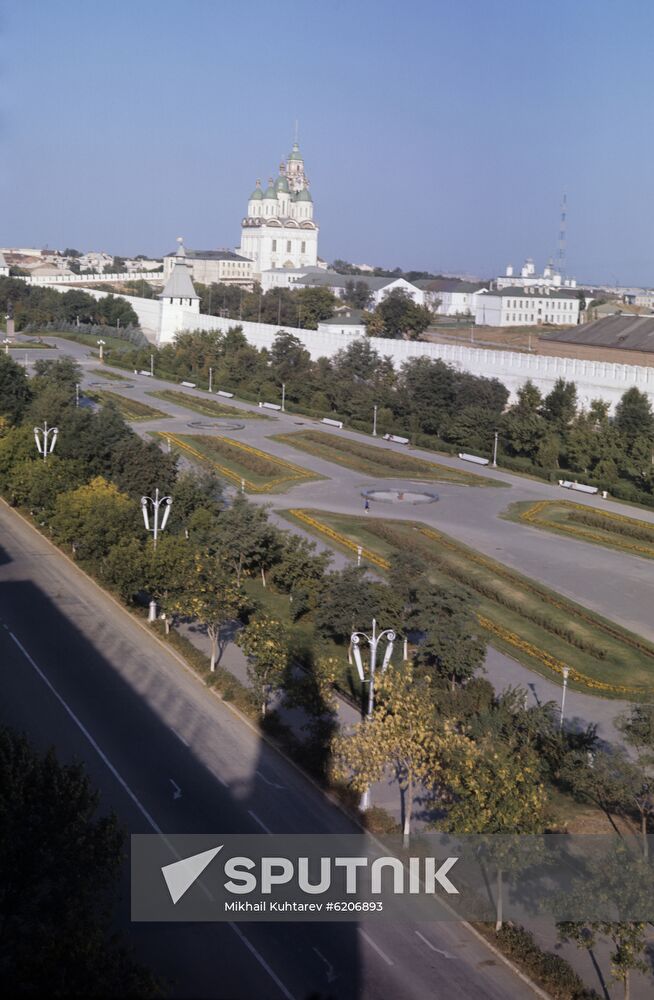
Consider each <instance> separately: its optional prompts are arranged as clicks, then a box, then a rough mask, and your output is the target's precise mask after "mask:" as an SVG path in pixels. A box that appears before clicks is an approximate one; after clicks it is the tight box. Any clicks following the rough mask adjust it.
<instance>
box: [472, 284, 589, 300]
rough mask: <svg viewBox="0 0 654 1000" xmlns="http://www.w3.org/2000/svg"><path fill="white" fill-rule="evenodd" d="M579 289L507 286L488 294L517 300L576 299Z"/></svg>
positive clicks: (493, 289)
mask: <svg viewBox="0 0 654 1000" xmlns="http://www.w3.org/2000/svg"><path fill="white" fill-rule="evenodd" d="M581 290H582V289H580V288H553V287H552V286H547V285H546V286H545V287H543V286H541V285H527V286H522V285H509V286H508V287H507V288H492V289H491V290H490V291H489V292H488V294H489V295H498V296H500V297H502V298H506V297H508V296H511V297H512V298H513V297H515V298H517V299H519V298H523V299H527V298H532V299H538V298H541V299H543V298H546V299H578V298H579V294H578V293H579V292H580V291H581Z"/></svg>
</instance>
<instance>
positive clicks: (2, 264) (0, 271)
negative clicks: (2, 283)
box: [0, 253, 9, 278]
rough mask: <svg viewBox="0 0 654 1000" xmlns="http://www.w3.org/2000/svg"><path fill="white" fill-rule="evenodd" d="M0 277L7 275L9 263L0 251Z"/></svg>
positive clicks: (6, 276)
mask: <svg viewBox="0 0 654 1000" xmlns="http://www.w3.org/2000/svg"><path fill="white" fill-rule="evenodd" d="M0 277H2V278H8V277H9V264H8V263H7V261H6V260H5V258H4V254H2V253H0Z"/></svg>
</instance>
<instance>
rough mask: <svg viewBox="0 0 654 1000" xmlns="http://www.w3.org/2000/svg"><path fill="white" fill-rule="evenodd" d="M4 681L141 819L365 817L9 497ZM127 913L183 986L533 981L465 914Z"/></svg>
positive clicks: (335, 989)
mask: <svg viewBox="0 0 654 1000" xmlns="http://www.w3.org/2000/svg"><path fill="white" fill-rule="evenodd" d="M0 694H1V697H0V721H2V722H5V723H9V724H11V725H13V726H15V727H17V728H19V729H23V730H25V731H26V732H27V733H28V734H29V735H30V737H31V738H32V739H33V740H35V741H36V742H37V744H38V745H39V746H42V747H46V746H49V745H52V744H54V745H55V746H56V748H57V751H58V753H59V755H60V757H61V758H63V759H72V758H77V759H81V760H83V761H84V762H85V763H86V765H87V767H88V770H89V773H90V775H91V778H92V780H93V782H94V784H95V785H96V786H97V787H98V788H99V789H100V792H101V802H102V807H103V809H104V808H112V809H114V810H115V811H116V812H117V814H118V816H119V818H120V820H121V821H122V823H123V825H124V827H125V829H126V830H127V831H128V832H129V833H146V832H152V830H153V829H154V828H158V829H161V830H162V831H164V832H167V833H211V834H214V833H217V834H220V833H230V832H234V833H239V832H241V833H260V832H262V831H264V832H270V831H272V832H275V833H282V832H289V833H290V832H293V833H316V832H332V833H339V832H347V831H351V830H353V827H352V825H351V823H350V821H349V820H348V819H347V818H346V817H345V816H344V815H343V814H342V813H341V812H340V810H339V809H338V808H337V807H335V806H334V805H333V804H332V803H330V802H329V800H328V799H327V798H326V797H325V796H324V795H323V794H322V793H321V792H320V791H319V790H318V789H316V788H315V787H314V786H313V785H312V784H311V783H310V782H308V781H307V780H306V779H305V778H304V777H303V776H302V774H301V773H300V772H299V771H298V770H297V769H296V768H295V767H293V766H292V765H291V764H290V763H289V762H288V761H286V760H285V759H284V758H283V757H282V756H281V755H279V754H278V753H277V752H276V751H274V750H273V749H272V748H271V747H270V746H269V745H268V744H266V743H265V742H264V741H263V740H262V739H261V737H260V735H259V733H258V732H257V731H256V729H254V728H253V727H250V726H249V725H247V724H246V723H245V722H244V721H242V720H241V719H240V718H239V717H238V716H237V715H236V714H235V713H233V712H232V711H231V710H230V709H229V707H228V706H226V705H225V704H223V703H221V702H220V701H219V700H218V699H217V698H215V697H214V696H211V695H210V694H209V693H208V692H207V690H206V689H205V688H204V687H203V686H202V685H201V684H200V682H199V681H198V680H197V679H196V678H195V677H193V676H192V675H191V674H190V673H188V672H187V671H185V670H184V668H183V667H182V666H181V664H180V663H179V662H178V661H177V660H176V658H175V657H174V656H173V655H172V654H171V653H170V652H169V651H168V650H167V649H166V648H165V647H163V646H161V645H160V644H159V643H157V642H156V640H155V639H154V638H152V637H151V636H150V635H148V634H147V631H146V630H145V629H144V628H143V627H141V626H140V625H139V624H138V623H137V622H135V621H134V620H133V619H131V617H130V616H129V615H127V613H126V612H124V611H123V610H122V609H121V608H120V607H118V606H117V605H116V604H115V603H114V602H112V601H111V600H110V599H109V598H108V597H107V595H105V594H103V593H102V591H101V590H100V589H99V588H97V587H96V586H95V585H94V584H93V583H91V582H90V581H88V579H87V578H85V577H83V576H82V575H81V573H80V571H79V570H78V569H77V567H75V566H74V565H73V564H71V563H70V562H69V561H68V560H66V559H64V558H63V557H62V556H61V554H59V553H58V552H57V551H56V550H55V549H54V548H53V547H52V546H50V545H49V544H48V543H47V542H46V541H45V540H44V539H42V538H41V537H40V536H39V535H38V533H36V532H35V530H34V529H32V528H31V527H30V526H29V525H27V524H26V523H25V522H24V521H23V520H22V519H21V518H19V517H18V515H17V514H16V513H15V512H13V511H11V510H9V508H7V507H6V506H5V505H4V504H0ZM173 782H174V784H173ZM175 786H178V787H179V788H180V789H181V793H182V794H181V797H178V798H175V797H174V788H175ZM126 888H127V887H126V886H125V889H126ZM120 923H121V924H122V925H123V926H124V927H125V928H126V929H127V932H128V934H129V937H130V940H131V941H132V942H133V944H134V947H135V949H136V952H137V954H138V956H139V957H141V958H142V959H144V960H145V961H148V962H149V963H150V964H151V965H152V966H153V968H155V970H156V971H158V972H159V973H160V974H162V975H164V976H165V977H166V979H167V980H168V981H169V983H170V985H171V991H172V993H173V994H174V995H175V996H184V997H212V998H216V1000H230V998H233V1000H267V998H271V1000H278V998H280V997H283V998H286V1000H308V998H309V997H312V998H314V1000H318V998H320V1000H326V998H327V997H332V998H338V1000H340V998H343V1000H350V998H351V1000H355V998H356V1000H358V998H363V1000H382V998H389V997H393V998H397V1000H424V998H426V997H430V998H437V1000H441V998H442V1000H458V998H461V1000H473V998H475V1000H477V998H482V1000H485V998H488V1000H501V998H502V1000H503V998H506V997H511V998H515V1000H522V998H523V997H525V998H526V997H531V996H533V993H532V991H531V989H530V988H529V987H528V986H527V985H525V984H524V983H523V982H522V981H521V980H519V979H518V978H517V977H516V976H515V975H514V974H513V973H512V972H511V971H510V970H509V969H508V968H507V967H506V966H505V965H504V964H503V963H502V962H501V961H499V960H498V959H497V958H495V957H494V956H493V954H492V953H491V952H490V951H489V950H488V949H487V948H486V946H485V945H484V944H483V943H481V942H479V941H478V940H477V939H476V938H475V937H474V936H473V935H472V934H471V932H470V931H469V930H468V929H467V928H466V927H465V926H462V925H456V924H443V923H433V924H430V925H429V926H424V925H423V926H420V927H418V926H413V925H410V924H405V925H401V926H400V925H391V924H374V925H373V924H365V923H363V924H359V925H355V924H257V923H250V924H247V925H242V926H239V925H236V924H234V925H220V924H214V925H199V924H190V925H177V924H174V925H162V924H151V925H150V924H130V923H129V914H128V900H127V896H126V893H125V897H124V899H123V902H122V904H121V912H120Z"/></svg>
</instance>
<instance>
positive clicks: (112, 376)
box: [89, 368, 127, 382]
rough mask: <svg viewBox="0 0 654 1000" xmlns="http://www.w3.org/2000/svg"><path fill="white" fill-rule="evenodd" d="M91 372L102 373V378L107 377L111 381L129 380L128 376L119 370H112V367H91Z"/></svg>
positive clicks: (92, 373) (94, 373)
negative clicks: (120, 373) (119, 372)
mask: <svg viewBox="0 0 654 1000" xmlns="http://www.w3.org/2000/svg"><path fill="white" fill-rule="evenodd" d="M89 374H90V375H101V376H102V378H106V379H108V380H109V381H110V382H127V378H126V377H125V376H124V375H119V374H118V372H112V371H111V369H110V368H91V370H90V372H89Z"/></svg>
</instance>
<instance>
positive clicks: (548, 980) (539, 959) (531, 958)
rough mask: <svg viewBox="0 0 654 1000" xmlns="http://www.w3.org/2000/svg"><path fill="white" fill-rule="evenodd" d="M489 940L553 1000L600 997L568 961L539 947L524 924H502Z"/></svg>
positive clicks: (585, 999)
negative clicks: (519, 925)
mask: <svg viewBox="0 0 654 1000" xmlns="http://www.w3.org/2000/svg"><path fill="white" fill-rule="evenodd" d="M485 930H486V935H487V936H489V937H490V935H489V934H488V930H487V929H486V928H485ZM491 940H494V941H495V943H496V944H497V945H498V946H499V949H500V951H502V952H503V954H505V955H506V956H507V957H508V958H510V959H512V961H514V962H515V963H516V965H518V966H519V967H520V968H521V969H522V971H523V972H525V973H527V975H528V976H530V977H531V978H532V979H534V980H535V981H536V982H537V983H538V984H539V985H540V986H542V987H543V989H545V990H547V992H548V993H549V994H550V996H551V997H552V998H553V1000H600V998H599V995H598V994H597V993H596V992H595V990H593V989H591V988H590V987H589V986H586V984H585V983H584V982H583V980H582V979H580V977H579V976H578V975H577V973H576V972H575V971H574V969H573V968H572V966H571V965H570V963H569V962H566V960H565V959H564V958H561V956H560V955H554V954H552V952H549V951H543V950H542V948H539V947H538V945H537V944H536V942H535V940H534V936H533V934H531V933H530V932H529V931H526V930H525V929H524V927H515V926H513V925H511V924H505V925H504V926H503V927H502V929H501V930H500V931H498V932H497V935H496V937H494V938H491Z"/></svg>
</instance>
